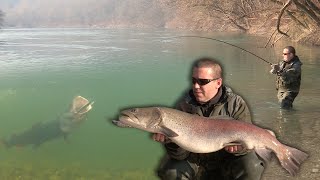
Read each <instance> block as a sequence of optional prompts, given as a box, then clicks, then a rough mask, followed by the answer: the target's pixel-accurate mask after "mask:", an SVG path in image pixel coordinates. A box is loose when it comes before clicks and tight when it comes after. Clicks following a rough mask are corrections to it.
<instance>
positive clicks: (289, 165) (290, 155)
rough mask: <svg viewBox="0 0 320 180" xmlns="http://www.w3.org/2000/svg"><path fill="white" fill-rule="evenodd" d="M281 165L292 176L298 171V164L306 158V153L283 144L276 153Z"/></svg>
mask: <svg viewBox="0 0 320 180" xmlns="http://www.w3.org/2000/svg"><path fill="white" fill-rule="evenodd" d="M276 155H277V157H278V159H279V161H280V164H281V166H282V167H283V168H284V169H286V170H287V171H288V172H289V173H290V174H291V175H292V176H295V175H296V174H297V173H298V170H299V167H300V164H301V163H302V162H303V161H305V160H306V159H307V158H308V154H307V153H305V152H302V151H300V150H298V149H296V148H293V147H289V146H285V145H284V148H283V150H282V152H277V153H276Z"/></svg>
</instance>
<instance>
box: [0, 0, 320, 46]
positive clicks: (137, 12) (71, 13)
mask: <svg viewBox="0 0 320 180" xmlns="http://www.w3.org/2000/svg"><path fill="white" fill-rule="evenodd" d="M0 7H1V9H2V10H3V12H4V14H5V18H4V19H5V21H4V25H5V26H9V27H107V28H110V27H112V28H122V27H138V28H170V29H174V28H175V29H186V30H197V31H242V32H244V33H251V34H259V35H264V36H267V37H270V39H269V40H270V42H269V43H268V44H267V45H272V44H273V43H275V42H276V41H277V40H278V39H280V38H290V39H291V40H293V41H298V42H302V43H308V44H314V45H320V38H319V37H320V36H319V35H320V30H319V29H320V0H134V1H132V0H68V1H65V0H45V1H44V0H1V2H0ZM1 17H2V16H1V14H0V22H1Z"/></svg>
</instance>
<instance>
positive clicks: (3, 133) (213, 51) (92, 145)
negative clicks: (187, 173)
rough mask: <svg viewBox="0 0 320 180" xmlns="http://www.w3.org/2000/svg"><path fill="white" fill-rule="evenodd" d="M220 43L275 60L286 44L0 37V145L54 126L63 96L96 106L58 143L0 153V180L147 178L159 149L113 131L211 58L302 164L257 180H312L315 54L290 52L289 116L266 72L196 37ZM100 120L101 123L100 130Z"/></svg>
mask: <svg viewBox="0 0 320 180" xmlns="http://www.w3.org/2000/svg"><path fill="white" fill-rule="evenodd" d="M182 34H186V35H201V36H208V37H213V38H217V39H221V40H224V41H227V42H230V43H233V44H235V45H237V46H240V47H242V48H245V49H247V50H249V51H251V52H254V53H255V54H257V55H259V56H261V57H263V58H266V59H268V60H269V61H270V62H277V61H278V59H279V57H281V53H282V48H283V47H284V46H287V45H288V42H279V43H281V44H277V45H276V47H274V48H267V49H265V48H260V47H263V45H264V44H265V42H264V39H263V38H258V37H250V36H244V35H239V34H223V33H222V34H216V33H215V34H212V33H211V34H210V33H202V34H196V33H194V34H191V33H185V32H175V31H162V30H158V31H151V30H150V31H148V30H144V31H143V32H141V31H140V30H125V29H124V30H106V29H12V30H2V31H1V33H0V109H1V113H0V119H1V122H0V137H7V136H9V135H10V134H13V133H14V132H21V131H23V130H24V129H26V128H29V127H30V126H31V125H32V124H34V123H36V122H40V121H49V120H53V119H54V118H55V117H57V116H58V115H59V113H60V112H61V111H63V110H65V108H66V107H67V105H68V103H69V101H70V99H71V98H73V97H74V96H75V95H82V96H84V97H88V98H90V99H92V100H94V101H95V104H94V108H93V110H92V112H91V113H90V115H89V117H88V121H87V122H85V123H84V124H83V126H81V127H80V128H79V129H77V130H76V131H74V132H73V133H71V135H70V137H69V141H70V144H67V143H65V142H64V141H63V140H62V139H61V140H57V141H53V142H50V143H47V144H44V145H43V146H41V147H40V148H38V149H36V150H34V149H29V148H20V149H8V150H6V149H3V148H2V147H1V148H0V153H1V154H2V156H1V158H0V160H1V161H0V169H1V170H0V177H4V179H12V177H20V176H21V177H23V179H32V177H38V179H43V177H50V178H51V179H81V178H82V179H155V176H154V173H153V169H154V167H155V166H156V165H157V162H158V159H159V157H160V156H161V155H162V154H163V151H162V148H161V145H159V144H158V143H156V142H153V141H152V140H150V138H149V135H148V134H146V133H144V132H141V131H138V130H123V129H119V128H116V127H114V126H112V124H111V123H110V122H109V120H110V119H111V117H116V116H117V115H118V113H119V109H121V108H123V107H128V106H143V105H155V104H160V105H165V106H170V105H172V104H173V103H174V102H175V101H176V99H177V98H178V97H179V96H180V95H181V93H182V92H184V90H185V89H186V88H187V87H188V83H189V82H190V80H189V78H188V77H189V75H190V74H189V73H190V72H189V70H190V65H191V63H192V62H193V60H194V59H196V58H199V57H200V56H212V57H215V58H217V59H219V60H220V61H221V63H222V64H223V66H224V70H225V73H224V83H225V84H227V85H229V86H231V87H232V89H233V90H234V91H235V92H237V93H239V94H241V95H242V96H243V97H244V98H245V99H246V101H247V102H248V104H249V106H250V107H251V111H252V115H253V121H254V123H255V124H257V125H259V126H261V127H265V128H268V129H271V130H273V131H274V132H275V134H276V135H277V137H278V139H279V140H280V141H281V142H283V143H284V144H288V145H291V146H294V147H297V148H299V149H301V150H303V151H305V152H307V153H308V154H309V155H310V157H309V158H308V159H307V161H306V162H305V163H304V164H303V165H302V168H301V172H300V173H299V174H298V176H297V177H296V178H292V177H290V176H289V175H288V173H287V172H285V170H283V168H281V167H280V165H279V164H278V163H277V161H276V158H273V160H272V162H271V163H270V164H269V166H268V167H269V168H268V169H267V170H266V174H265V175H264V179H265V180H267V179H271V178H273V179H277V180H278V179H280V180H282V179H306V180H307V179H308V180H309V179H316V178H317V177H318V176H320V172H319V170H320V167H319V165H320V152H319V148H318V147H317V145H319V144H320V140H319V139H320V138H319V137H320V130H319V129H320V121H319V120H318V118H319V117H320V112H319V102H320V83H319V82H320V71H319V68H320V59H319V57H320V51H319V48H315V47H308V46H302V45H297V44H294V46H295V47H296V49H297V53H298V55H299V57H300V59H301V60H302V62H303V66H302V85H301V91H300V94H299V95H298V97H297V98H296V100H295V102H294V104H293V106H294V110H292V111H285V110H281V109H279V105H278V103H277V98H276V94H277V92H276V90H275V78H274V76H273V75H271V74H269V70H270V66H269V64H267V63H265V62H263V61H261V60H259V59H257V58H256V57H254V56H252V55H250V54H248V53H245V52H243V51H241V50H239V49H237V48H234V47H230V46H228V45H225V44H220V43H217V42H214V41H209V40H205V39H197V38H180V39H179V38H178V39H176V38H174V39H173V38H171V37H175V36H178V35H182ZM106 118H107V123H106Z"/></svg>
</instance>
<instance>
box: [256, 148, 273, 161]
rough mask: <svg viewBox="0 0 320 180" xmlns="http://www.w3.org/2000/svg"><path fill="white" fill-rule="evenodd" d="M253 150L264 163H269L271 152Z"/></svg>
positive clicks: (264, 149) (261, 149)
mask: <svg viewBox="0 0 320 180" xmlns="http://www.w3.org/2000/svg"><path fill="white" fill-rule="evenodd" d="M254 150H255V152H256V153H257V154H258V156H259V157H261V158H262V159H263V160H264V161H266V162H268V161H271V157H272V150H270V149H266V148H255V149H254Z"/></svg>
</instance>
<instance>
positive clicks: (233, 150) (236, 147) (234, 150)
mask: <svg viewBox="0 0 320 180" xmlns="http://www.w3.org/2000/svg"><path fill="white" fill-rule="evenodd" d="M224 150H226V151H227V152H228V153H240V152H243V151H244V148H243V147H242V146H241V145H234V146H226V147H224Z"/></svg>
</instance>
